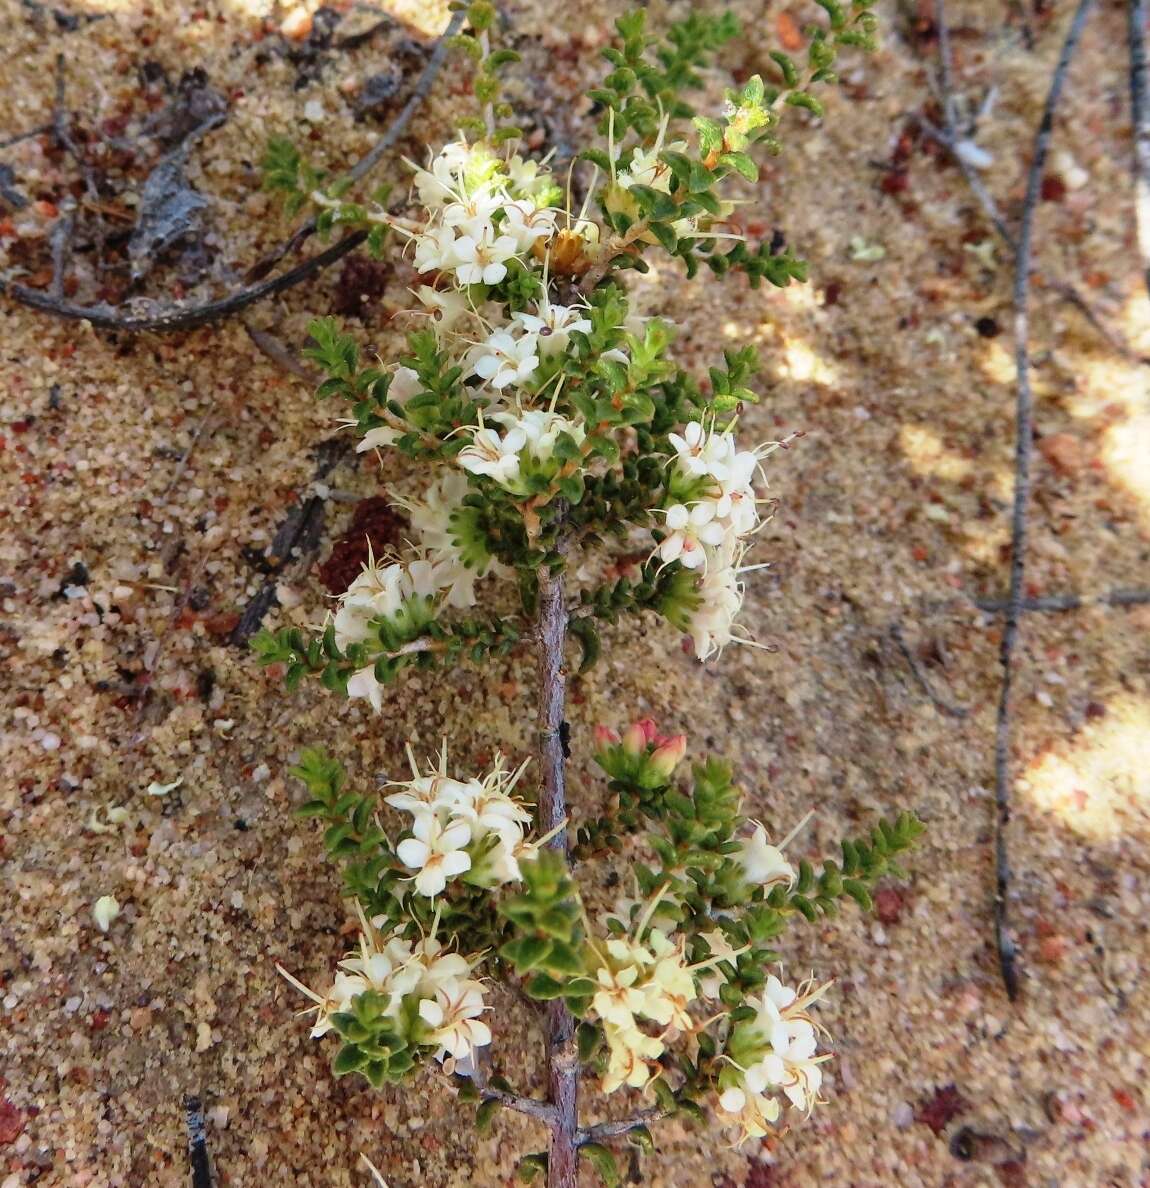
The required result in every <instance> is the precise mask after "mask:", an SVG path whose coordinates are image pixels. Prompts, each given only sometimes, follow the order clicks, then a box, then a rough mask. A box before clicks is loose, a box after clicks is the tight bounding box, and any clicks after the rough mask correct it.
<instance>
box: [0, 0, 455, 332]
mask: <svg viewBox="0 0 1150 1188" xmlns="http://www.w3.org/2000/svg"><path fill="white" fill-rule="evenodd" d="M465 16H466V13H465V12H464V11H462V10H460V11H459V12H456V13H455V14H454V15H453V16H452V18H451V22H450V23H449V24H448V26H447V28H446V29H445V30H444V31H443V33H442V35H441V36H440V37H439V39H438V41H437V42H436V46H435V49H434V51H433V52H432V54H431V57H430V58H429V59H428V61H427V64H426V66H424V68H423V72H422V73H421V74H420V76H419V79H418V81H417V82H416V84H415V87H414V89H413V90H412V92H411V95H410V96H409V97H408V100H407V102H406V103H405V104H404V105H403V108H402V109H401V110H400V111H399V113H398V114H397V115H396V117H395V119H394V120H393V121H392V122H391V125H390V127H389V128H388V129H387V131H386V132H385V133H384V134H383V135H382V136H381V137H380V138H379V140H377V141H376V142H375V144H374V145H372V147H371V149H370V150H369V151H368V152H367V153H365V154H364V156H363V157H361V158H360V160H359V161H358V162H357V163H356V164H355V165H354V166H353V167H352V168H351V169H350V170H349V172H348V176H349V177H350V178H351V179H352V181H353V182H358V181H362V180H363V178H364V177H365V176H366V175H367V174H368V173H370V172H371V170H372V169H373V168H374V167H375V166H376V164H377V163H378V162H379V160H380V158H381V157H382V156H383V155H384V153H386V152H387V151H388V150H389V149H390V148H392V147H393V146H394V145H395V143H396V142H397V141H398V140H399V138H400V137H401V136H402V135H403V133H404V132H405V131H406V130H407V126H408V124H410V123H411V120H412V117H413V116H414V115H415V112H416V110H417V109H418V107H419V105H420V104H421V103H422V102H423V101H424V100H425V99H426V98H427V96H428V94H429V93H430V91H431V87H432V84H433V83H434V82H435V79H436V77H437V76H438V74H439V72H440V70H441V69H442V68H443V63H444V60H445V58H446V57H447V51H448V48H449V45H450V39H451V38H452V37H453V36H454V35H455V34H456V33H457V32H458V31H459V29H460V28H461V27H462V24H463V21H464V19H465ZM314 229H315V221H314V219H311V220H308V222H307V223H305V224H304V225H303V226H302V227H301V228H299V229H298V230H297V231H296V232H295V233H294V234H293V235H292V237H291V239H290V240H289V241H288V242H289V245H290V244H295V243H299V242H302V240H303V239H305V238H307V236H308V235H310V234H311V232H312V231H313V230H314ZM366 238H367V232H366V231H353V232H352V233H351V234H350V235H346V236H344V238H343V239H341V240H339V242H338V243H334V244H332V246H331V247H329V248H326V249H325V250H324V251H322V252H320V253H319V254H318V255H316V256H312V257H311V258H310V259H308V260H305V261H304V262H303V263H302V264H298V265H296V267H295V268H292V269H289V271H287V272H285V273H283V274H282V275H280V276H277V277H273V278H272V279H270V280H266V281H261V282H260V283H259V284H256V285H251V286H249V287H248V288H245V289H240V290H239V291H238V292H236V293H232V294H230V295H229V296H227V297H222V298H220V299H219V300H218V301H209V302H206V303H205V304H203V305H194V306H190V307H188V308H184V309H180V308H172V309H166V310H164V311H163V312H161V313H157V314H147V315H142V316H140V317H131V316H125V315H123V314H119V313H117V312H116V311H115V310H111V309H109V308H108V307H107V306H103V305H76V304H74V303H73V302H70V301H62V300H59V299H57V298H54V297H53V296H52V295H51V294H50V293H47V292H43V291H41V290H40V289H31V288H29V287H28V286H27V285H21V284H19V283H17V282H16V281H6V280H3V279H0V293H4V294H6V295H7V296H9V297H11V298H12V299H13V300H14V301H18V302H19V303H20V304H21V305H25V306H27V307H28V308H29V309H35V310H38V311H39V312H41V313H49V314H54V315H55V316H56V317H59V318H66V319H70V320H72V321H83V322H91V323H92V325H93V326H99V327H100V328H102V329H107V330H122V331H126V332H128V333H138V332H139V331H142V330H154V331H164V332H168V331H173V330H190V329H192V328H193V327H196V326H203V325H206V324H207V323H209V322H215V321H218V320H219V319H220V318H225V317H228V316H229V315H231V314H234V313H238V312H239V311H240V310H242V309H246V308H247V307H248V306H249V305H253V304H254V303H255V302H257V301H262V300H263V299H264V298H265V297H273V296H275V294H277V293H282V292H284V291H285V290H286V289H290V288H292V287H294V286H295V285H298V284H300V283H301V282H302V281H305V280H307V279H308V278H309V277H312V276H314V275H315V274H316V273H317V272H320V271H322V270H323V269H324V268H327V267H328V265H330V264H334V263H335V262H336V261H337V260H339V259H342V258H343V257H344V256H346V255H347V254H348V252H350V251H352V250H354V249H355V248H357V247H359V245H360V244H361V243H363V241H364V240H365V239H366ZM272 258H273V259H277V258H279V257H277V256H275V255H273V257H272Z"/></svg>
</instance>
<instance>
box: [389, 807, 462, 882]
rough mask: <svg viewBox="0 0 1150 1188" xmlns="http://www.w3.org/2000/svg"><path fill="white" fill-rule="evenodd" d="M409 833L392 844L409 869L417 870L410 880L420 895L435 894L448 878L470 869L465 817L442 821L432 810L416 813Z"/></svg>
mask: <svg viewBox="0 0 1150 1188" xmlns="http://www.w3.org/2000/svg"><path fill="white" fill-rule="evenodd" d="M411 832H412V836H411V837H409V838H405V839H404V840H403V841H401V842H400V843H399V845H398V846H396V848H395V854H396V857H397V858H398V859H399V860H400V862H402V863H403V865H404V866H406V867H407V868H408V869H409V870H414V871H417V872H418V873H417V874H416V875H415V878H414V880H413V882H414V884H415V889H416V891H418V892H419V894H420V895H426V896H428V898H432V897H434V896H436V895H439V894H440V893H441V892H442V891H443V889H444V887H446V886H447V883H448V880H449V879H453V878H455V876H456V875H461V874H463V873H464V872H465V871H467V870H470V869H471V856H470V855H469V854H468V853H467V851H466V849H465V847H466V846H467V844H468V842H470V841H471V828H470V827H469V826H468V824H467V823H466V822H465V821H452V822H451V823H450V824H448V825H444V824H443V823H442V822H441V821H440V820H439V818H438V817H436V816H433V815H432V814H426V815H423V816H418V817H416V818H415V820H414V821H413V822H412V826H411Z"/></svg>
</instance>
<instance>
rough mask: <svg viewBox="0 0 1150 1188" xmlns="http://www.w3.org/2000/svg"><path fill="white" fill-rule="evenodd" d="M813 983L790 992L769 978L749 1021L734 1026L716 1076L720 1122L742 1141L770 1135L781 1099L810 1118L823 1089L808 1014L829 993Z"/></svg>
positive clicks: (815, 1029)
mask: <svg viewBox="0 0 1150 1188" xmlns="http://www.w3.org/2000/svg"><path fill="white" fill-rule="evenodd" d="M829 987H830V983H829V982H827V983H824V984H823V985H821V986H817V985H815V983H814V982H813V980H812V981H809V982H805V983H803V985H801V986H799V987H798V988H797V989H794V988H792V987H790V986H784V985H783V984H782V983H781V982H780V981H779V979H778V978H776V977H775V976H774V975H773V974H772V975H771V976H770V977H768V978H767V984H766V987H765V988H764V990H763V993H762V995H761V996H760V997H759V998H758V999H757V1000H754V999H752V1000H751V1001H750V1002H749V1003H748V1005H749V1006H750V1007H751V1008H753V1009H754V1012H755V1014H754V1017H753V1018H751V1019H748V1020H746V1021H744V1022H741V1023H737V1024H736V1025H735V1026H734V1027H733V1028H732V1030H731V1034H730V1036H729V1037H728V1039H727V1045H726V1059H727V1061H728V1063H727V1065H726V1067H725V1068H724V1069H723V1071H722V1072H721V1073H720V1074H719V1086H718V1089H719V1092H718V1109H719V1116H720V1117H721V1118H722V1119H723V1120H724V1121H726V1122H728V1123H730V1124H733V1125H736V1126H738V1127H739V1130H740V1133H741V1136H742V1137H743V1138H761V1137H763V1136H764V1135H766V1134H769V1133H771V1131H772V1128H773V1124H774V1123H775V1122H777V1121H778V1119H779V1117H780V1115H781V1113H782V1103H781V1101H780V1096H781V1097H784V1098H786V1099H787V1100H788V1101H789V1102H790V1104H791V1105H792V1106H794V1108H795V1109H798V1110H802V1111H804V1112H805V1113H808V1114H809V1113H810V1111H811V1110H812V1109H813V1108H814V1106H815V1104H816V1102H817V1101H818V1094H819V1088H820V1086H821V1085H822V1069H821V1067H820V1066H821V1065H822V1064H823V1063H824V1062H825V1061H826V1060H829V1059H830V1057H829V1056H827V1055H822V1056H819V1055H816V1052H817V1049H818V1031H819V1030H820V1029H819V1028H818V1025H817V1024H816V1023H815V1022H814V1021H813V1020H812V1019H811V1016H810V1013H809V1008H810V1007H811V1006H812V1005H813V1004H814V1003H815V1002H816V1001H818V999H819V998H821V997H822V996H823V995H824V994H825V993H826V991H827V990H828V989H829Z"/></svg>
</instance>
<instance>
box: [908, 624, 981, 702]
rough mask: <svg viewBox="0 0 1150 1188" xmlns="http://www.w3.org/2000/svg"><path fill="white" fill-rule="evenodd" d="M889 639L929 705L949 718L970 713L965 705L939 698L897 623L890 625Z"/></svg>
mask: <svg viewBox="0 0 1150 1188" xmlns="http://www.w3.org/2000/svg"><path fill="white" fill-rule="evenodd" d="M890 637H891V639H893V640H894V642H895V644H896V646H897V647H898V650H899V652H900V653H901V654H902V658H903V659H904V660H905V661H906V663H907V667H908V668H909V669H910V671H911V673H912V675H913V676H914V679H915V680H916V681H917V682H918V684H919V688H920V689H922V691H923V692H924V693H925V694H926V695H927V697H928V698H929V700H930V703H931V705H933V706H934V708H935V709H936V710H938V711H939V712H940V713H943V714H947V715H948V716H949V717H951V718H965V717H966V715H967V714H968V713H969V712H970V711H969V710H968V709H967V707H966V706H965V705H955V704H954V703H953V702H950V701H947V700H945V699H944V698H942V697H940V696H939V695H938V694H937V693H936V692H935V691H934V686H933V685H931V683H930V681H928V680H927V679H926V673H924V672H923V671H922V667H921V666H920V665H919V662H918V660H917V659H916V658H915V654H914V653H913V652H912V651H911V650H910V646H909V645H908V644H907V642H906V636H904V635H903V633H902V626H901V624H899V623H892V624H891V625H890Z"/></svg>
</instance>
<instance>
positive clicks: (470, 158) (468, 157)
mask: <svg viewBox="0 0 1150 1188" xmlns="http://www.w3.org/2000/svg"><path fill="white" fill-rule="evenodd" d="M409 163H410V162H409ZM498 168H499V162H498V161H497V159H496V158H495V155H494V154H493V153H492V152H491V150H490V149H489V148H488V147H487V146H486V145H483V144H468V143H467V142H466V141H465V140H456V141H452V142H451V143H450V144H445V145H444V146H443V148H442V149H440V150H439V153H438V155H437V156H436V157H435V158H434V159H433V160H432V162H431V165H430V167H429V168H428V169H419V168H418V167H415V187H416V190H417V191H418V192H419V200H420V202H421V203H422V204H423V205H424V206H426V207H429V208H430V209H432V210H434V209H435V208H437V207H438V206H440V205H442V204H443V203H444V202H450V201H451V200H452V199H457V198H459V197H461V196H462V195H465V194H469V193H474V192H476V191H477V190H481V189H483V188H485V187H487V186H489V185H490V184H491V183H492V180H493V179H494V177H495V174H496V172H497V170H498Z"/></svg>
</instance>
